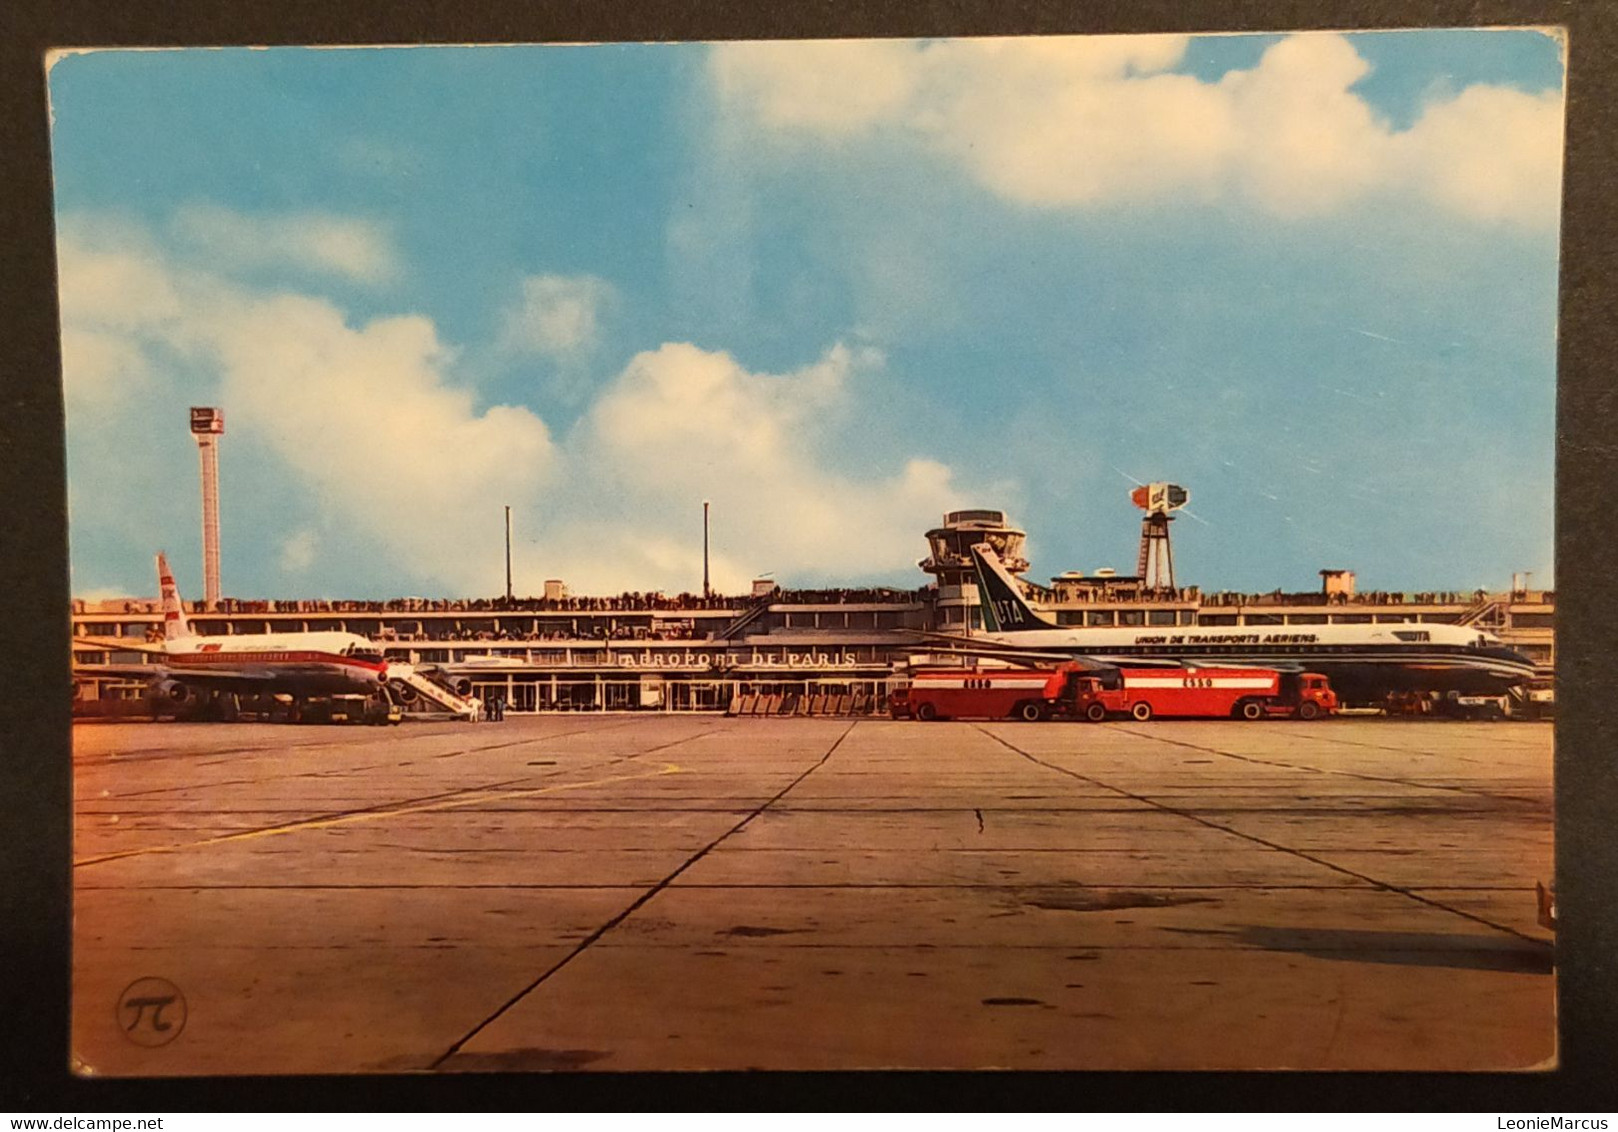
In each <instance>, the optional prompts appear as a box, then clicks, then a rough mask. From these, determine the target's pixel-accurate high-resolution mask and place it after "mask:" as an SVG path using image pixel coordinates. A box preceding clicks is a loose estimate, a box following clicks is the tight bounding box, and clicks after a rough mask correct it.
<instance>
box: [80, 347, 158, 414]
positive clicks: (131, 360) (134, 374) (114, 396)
mask: <svg viewBox="0 0 1618 1132" xmlns="http://www.w3.org/2000/svg"><path fill="white" fill-rule="evenodd" d="M62 374H63V376H64V378H65V380H64V381H63V386H64V389H63V394H64V396H65V398H66V401H67V407H68V411H69V412H80V411H93V410H94V408H95V407H96V406H97V405H99V404H108V403H111V404H125V403H128V402H129V401H131V400H133V399H134V398H135V397H136V395H138V394H140V393H142V392H144V391H145V390H147V389H149V388H150V387H151V384H152V366H151V363H150V361H149V360H148V359H147V357H146V354H145V353H144V352H143V351H142V350H141V349H140V347H139V346H138V345H137V344H136V343H134V342H132V341H130V340H129V339H128V338H126V337H125V336H123V335H121V334H117V333H111V332H108V331H106V330H102V329H92V328H89V327H84V326H74V327H69V328H67V329H64V330H63V331H62Z"/></svg>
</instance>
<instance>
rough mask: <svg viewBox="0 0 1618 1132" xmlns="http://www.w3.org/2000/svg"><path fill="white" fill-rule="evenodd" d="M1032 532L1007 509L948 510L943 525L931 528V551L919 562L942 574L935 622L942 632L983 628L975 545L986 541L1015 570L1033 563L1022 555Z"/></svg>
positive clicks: (1022, 569) (924, 567)
mask: <svg viewBox="0 0 1618 1132" xmlns="http://www.w3.org/2000/svg"><path fill="white" fill-rule="evenodd" d="M1027 538H1028V535H1027V534H1026V532H1024V531H1020V530H1018V529H1017V528H1016V527H1013V526H1012V525H1011V524H1010V522H1009V521H1008V520H1007V519H1006V513H1005V512H1004V511H987V510H972V511H951V512H949V513H948V514H946V515H945V516H944V525H943V526H941V527H937V528H935V529H933V530H930V531H928V532H927V546H928V548H929V549H930V550H931V551H932V553H931V554H929V555H928V556H927V557H926V558H924V559H922V560H921V561H920V562H918V563H917V565H918V566H920V567H921V568H922V569H923V570H925V571H926V572H927V573H929V574H932V575H933V576H934V577H936V578H937V579H938V604H937V607H936V618H937V623H936V624H935V625H934V628H936V629H938V630H940V631H942V632H946V633H948V632H961V631H963V630H966V629H968V628H980V627H981V624H982V622H981V621H980V619H979V614H978V583H977V575H976V573H974V572H973V568H972V554H971V548H972V546H973V545H974V544H976V543H980V542H986V543H988V544H989V545H990V546H992V547H994V552H995V553H996V554H998V555H999V556H1000V561H1001V562H1003V563H1005V566H1006V569H1007V570H1010V571H1011V572H1012V573H1013V574H1021V573H1023V572H1024V571H1026V570H1027V569H1028V559H1026V558H1024V557H1023V543H1024V542H1025V541H1027Z"/></svg>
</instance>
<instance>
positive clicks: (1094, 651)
mask: <svg viewBox="0 0 1618 1132" xmlns="http://www.w3.org/2000/svg"><path fill="white" fill-rule="evenodd" d="M972 561H973V565H974V567H975V568H976V570H977V577H978V601H979V606H980V609H981V612H982V616H983V632H981V633H974V634H973V635H972V636H970V637H964V638H963V637H951V638H949V641H950V643H951V644H952V645H954V646H957V647H958V648H959V649H961V650H962V651H965V650H973V651H978V652H981V653H984V654H987V655H1000V656H1005V657H1006V658H1008V659H1019V658H1020V659H1023V660H1035V661H1042V660H1069V659H1086V660H1091V661H1094V662H1096V663H1097V664H1099V665H1117V664H1126V663H1127V664H1141V663H1148V664H1151V663H1156V664H1183V665H1198V664H1201V665H1254V666H1262V667H1266V668H1280V669H1289V670H1294V671H1297V670H1304V669H1307V670H1308V671H1310V672H1320V673H1323V674H1325V675H1326V676H1328V677H1329V678H1330V679H1331V682H1332V687H1333V688H1335V689H1336V690H1337V692H1338V694H1339V695H1340V696H1342V697H1343V698H1344V699H1345V701H1348V702H1354V703H1373V702H1380V701H1382V700H1383V699H1385V698H1386V697H1387V695H1388V693H1389V692H1393V691H1412V690H1415V691H1437V692H1449V691H1455V692H1457V693H1458V694H1462V695H1499V694H1501V693H1503V692H1505V691H1506V690H1508V689H1509V688H1512V687H1516V686H1520V685H1523V684H1526V683H1527V682H1528V681H1529V679H1530V678H1532V677H1533V676H1534V663H1533V661H1531V660H1529V659H1528V658H1527V657H1526V656H1523V655H1522V654H1521V653H1519V652H1516V651H1515V650H1513V649H1510V648H1507V647H1506V646H1505V644H1503V643H1502V642H1501V640H1500V638H1499V637H1496V636H1495V635H1494V634H1492V633H1488V632H1484V631H1483V630H1480V629H1475V628H1468V627H1465V626H1460V625H1438V624H1430V623H1424V622H1423V623H1418V622H1414V621H1411V622H1402V623H1395V624H1382V625H1309V626H1282V625H1277V626H1273V627H1271V626H1239V625H1228V626H1227V625H1209V626H1195V625H1171V626H1162V627H1157V626H1142V627H1139V628H1107V627H1099V626H1098V627H1094V628H1089V627H1082V628H1079V627H1075V628H1067V627H1063V626H1058V625H1055V624H1052V623H1051V622H1050V621H1048V620H1047V619H1046V618H1045V617H1044V616H1042V615H1041V614H1039V613H1037V612H1036V611H1035V610H1034V609H1033V608H1032V607H1031V606H1030V605H1029V604H1028V602H1027V601H1026V600H1025V599H1024V598H1023V595H1022V591H1021V588H1020V587H1019V586H1018V584H1017V582H1016V581H1015V580H1014V579H1013V578H1012V576H1011V573H1010V572H1009V571H1008V570H1007V569H1006V568H1005V565H1004V564H1003V563H1002V562H1001V561H1000V558H999V556H998V555H996V554H995V551H994V548H993V547H992V546H990V545H989V544H988V543H979V544H978V545H976V546H974V547H972Z"/></svg>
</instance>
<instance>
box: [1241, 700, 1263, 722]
mask: <svg viewBox="0 0 1618 1132" xmlns="http://www.w3.org/2000/svg"><path fill="white" fill-rule="evenodd" d="M1263 717H1264V705H1263V704H1261V703H1259V702H1258V701H1257V700H1248V701H1247V702H1246V703H1244V704H1242V718H1243V719H1262V718H1263Z"/></svg>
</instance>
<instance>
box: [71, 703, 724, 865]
mask: <svg viewBox="0 0 1618 1132" xmlns="http://www.w3.org/2000/svg"><path fill="white" fill-rule="evenodd" d="M706 734H707V731H699V732H697V733H696V734H695V735H687V736H685V737H684V738H682V739H676V740H674V741H673V742H670V743H660V744H658V745H657V746H655V747H648V748H647V749H646V750H644V751H636V752H635V753H634V754H632V755H625V756H623V757H621V758H616V759H608V760H606V761H605V762H602V763H594V764H589V765H586V766H584V767H582V768H577V769H581V770H586V771H588V770H591V769H594V768H595V767H602V768H605V767H611V766H617V765H618V764H619V763H626V762H632V761H634V760H635V759H638V758H642V757H644V756H646V755H651V754H656V753H657V752H658V751H666V750H668V749H669V748H670V747H677V746H679V745H680V744H681V743H689V742H691V741H692V740H694V739H700V738H702V737H703V736H704V735H706ZM531 742H533V740H532V739H516V740H512V741H511V742H507V743H495V744H491V745H489V746H487V747H474V748H469V751H468V752H466V753H470V751H491V750H498V749H501V748H504V747H515V746H521V745H522V744H524V743H531ZM435 757H436V756H435ZM570 769H573V768H570ZM678 769H679V768H677V767H672V764H671V765H670V766H665V767H664V768H663V769H661V770H656V771H648V772H647V773H645V774H637V775H630V776H629V777H630V778H653V777H656V776H658V775H663V774H671V773H675V772H676V771H678ZM545 777H547V776H545V775H532V774H526V775H522V776H520V777H518V778H508V779H506V780H504V781H502V782H495V783H487V784H484V785H482V786H466V787H462V788H461V789H459V790H446V791H440V792H439V793H437V794H425V795H423V796H421V797H419V798H405V799H400V800H394V801H390V802H378V803H377V804H376V805H374V806H361V807H359V808H358V809H353V810H338V811H335V812H333V813H328V814H320V815H317V816H315V817H312V818H299V819H296V820H294V821H288V822H278V823H276V824H275V825H270V826H264V827H263V828H260V829H244V830H238V831H236V832H235V833H229V834H224V835H222V836H219V837H205V838H201V839H199V840H196V841H186V842H181V843H177V844H170V845H151V846H146V847H144V848H141V849H124V850H121V851H119V852H116V853H103V854H100V855H98V856H94V857H84V858H81V859H80V860H77V861H74V862H73V867H74V868H75V869H78V868H85V867H88V866H90V865H103V864H106V863H107V862H109V861H122V860H125V859H127V858H130V857H144V856H149V855H151V854H155V853H177V852H180V851H182V850H185V849H197V848H201V847H204V846H209V845H221V844H224V843H225V842H230V841H245V840H247V839H249V838H254V837H266V836H272V835H276V834H283V833H295V832H297V831H299V830H304V829H320V828H323V827H325V826H329V825H337V824H340V823H343V822H350V821H363V820H368V819H372V818H387V817H395V816H399V815H403V814H412V813H421V812H424V811H430V810H437V809H449V808H451V807H454V806H472V805H477V804H478V803H480V802H493V801H509V800H511V799H513V798H521V797H531V796H535V795H540V794H552V793H556V792H558V791H560V790H564V789H570V790H579V789H583V788H585V787H588V786H599V785H601V784H602V783H603V782H621V781H624V778H623V777H617V778H608V779H600V778H598V779H591V780H588V781H585V782H575V783H558V784H556V785H554V786H538V787H532V788H527V789H523V790H517V791H510V790H505V791H503V792H501V793H496V794H492V795H491V794H489V793H488V792H489V791H501V790H502V788H503V787H508V786H513V785H515V784H516V783H519V782H530V781H532V780H534V779H535V778H539V779H541V780H543V779H544V778H545ZM548 777H558V776H557V775H551V776H548ZM225 785H229V784H225ZM173 789H176V790H181V789H188V787H178V786H177V787H174V788H173ZM468 795H470V797H468Z"/></svg>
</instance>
